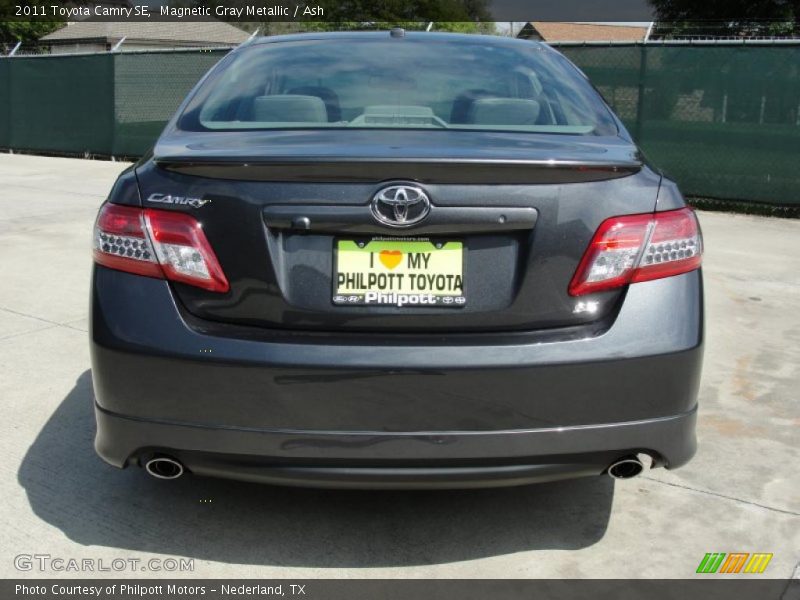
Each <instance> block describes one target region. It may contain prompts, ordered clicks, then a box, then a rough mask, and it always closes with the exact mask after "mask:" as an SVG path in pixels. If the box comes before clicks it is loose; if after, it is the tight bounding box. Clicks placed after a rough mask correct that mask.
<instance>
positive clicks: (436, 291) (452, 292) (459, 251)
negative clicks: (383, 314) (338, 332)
mask: <svg viewBox="0 0 800 600" xmlns="http://www.w3.org/2000/svg"><path fill="white" fill-rule="evenodd" d="M342 244H346V245H349V246H350V247H349V248H342ZM353 245H355V246H356V247H353ZM370 246H371V248H370ZM345 252H346V253H348V254H351V256H350V257H348V260H349V261H351V264H350V265H348V266H351V267H352V260H356V261H357V262H359V261H362V260H366V259H362V258H361V257H360V256H359V258H357V259H353V258H352V256H353V255H364V256H367V255H369V254H372V255H373V256H372V259H371V260H372V264H371V265H370V266H369V267H368V270H367V271H366V272H365V271H364V270H361V269H360V270H359V271H356V272H352V271H345V275H347V274H348V273H349V274H350V275H352V276H355V277H356V279H351V280H349V282H348V283H352V284H353V285H356V289H350V290H349V291H346V290H342V289H341V284H342V281H341V279H340V274H341V273H342V271H340V267H341V264H342V262H341V261H342V259H343V258H344V253H345ZM384 252H385V253H388V254H389V255H397V253H398V252H399V254H400V257H399V262H397V263H396V264H394V266H391V265H392V263H393V262H394V258H393V257H392V256H383V255H382V254H381V253H384ZM445 252H447V255H445V254H444V253H445ZM436 253H441V254H438V258H437V259H436V263H441V262H445V263H447V266H446V268H445V269H444V271H445V272H442V270H441V269H440V268H439V267H441V266H442V265H441V264H439V265H438V266H437V268H436V269H428V267H429V266H430V261H431V258H432V257H433V254H436ZM412 254H414V255H417V256H416V258H414V257H412V256H411V255H412ZM424 254H428V258H427V259H425V258H423V257H420V256H419V255H424ZM376 255H377V256H378V259H379V261H380V262H377V261H375V257H376ZM466 255H467V246H466V243H465V242H464V240H463V239H461V238H455V237H429V236H417V237H405V236H403V237H391V236H380V235H374V236H337V237H335V238H334V239H333V261H332V275H331V280H332V282H331V283H332V286H331V287H332V294H331V302H332V304H334V305H335V306H360V307H396V308H402V309H408V308H434V307H436V308H445V309H447V308H455V309H457V308H463V307H464V306H466V303H467V296H466V289H465V281H464V280H465V266H466ZM351 259H352V260H351ZM384 260H387V262H384ZM423 263H424V267H425V268H419V267H422V266H423ZM454 263H455V264H454ZM426 271H432V272H426ZM359 272H360V273H361V277H362V279H360V280H358V279H357V276H358V273H359ZM370 273H375V274H376V276H379V275H380V274H382V273H383V274H385V275H386V276H387V279H388V278H389V277H390V276H392V275H394V277H393V278H392V284H391V285H389V286H388V287H386V286H384V287H383V288H382V289H378V286H377V283H375V285H374V286H373V285H372V282H374V279H373V280H370V278H369V274H370ZM401 275H402V276H403V277H402V278H400V279H398V276H401ZM420 275H424V276H425V277H424V280H422V281H421V280H420V279H419V276H420ZM431 275H432V276H433V280H432V279H431ZM440 276H441V277H440ZM448 276H449V277H448ZM412 280H413V281H412ZM442 284H443V285H444V289H440V285H442ZM459 285H460V287H459ZM419 286H423V288H424V289H419ZM431 286H433V289H429V288H430V287H431ZM346 287H351V286H346ZM412 288H413V289H412ZM369 294H372V295H369ZM375 295H377V297H376V296H375Z"/></svg>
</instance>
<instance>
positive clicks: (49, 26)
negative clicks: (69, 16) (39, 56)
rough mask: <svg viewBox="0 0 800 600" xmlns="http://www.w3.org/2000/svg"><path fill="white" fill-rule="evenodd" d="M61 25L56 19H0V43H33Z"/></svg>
mask: <svg viewBox="0 0 800 600" xmlns="http://www.w3.org/2000/svg"><path fill="white" fill-rule="evenodd" d="M62 25H63V23H58V22H57V21H0V44H7V45H11V44H16V43H17V42H22V43H23V44H31V43H35V42H36V41H37V40H38V39H39V38H40V37H42V36H43V35H47V34H48V33H51V32H53V31H55V30H56V29H58V28H59V27H61V26H62Z"/></svg>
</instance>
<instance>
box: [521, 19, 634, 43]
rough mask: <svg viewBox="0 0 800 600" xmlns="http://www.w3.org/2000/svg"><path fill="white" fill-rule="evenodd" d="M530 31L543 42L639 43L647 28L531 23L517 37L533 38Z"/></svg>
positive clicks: (592, 24)
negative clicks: (536, 34)
mask: <svg viewBox="0 0 800 600" xmlns="http://www.w3.org/2000/svg"><path fill="white" fill-rule="evenodd" d="M532 30H535V32H536V33H538V34H539V36H541V38H542V40H544V41H545V42H592V41H597V42H640V41H642V40H643V39H644V36H645V35H647V27H641V26H638V25H598V24H595V23H558V22H547V21H531V22H530V23H528V24H527V25H525V27H523V28H522V30H521V31H520V33H519V37H533V36H532V34H533V33H534V32H533V31H532Z"/></svg>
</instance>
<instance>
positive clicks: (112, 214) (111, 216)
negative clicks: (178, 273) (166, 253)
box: [93, 204, 164, 279]
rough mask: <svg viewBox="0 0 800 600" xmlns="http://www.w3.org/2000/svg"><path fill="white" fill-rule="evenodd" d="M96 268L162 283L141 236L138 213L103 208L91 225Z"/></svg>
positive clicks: (153, 255) (108, 206) (152, 254)
mask: <svg viewBox="0 0 800 600" xmlns="http://www.w3.org/2000/svg"><path fill="white" fill-rule="evenodd" d="M93 254H94V260H95V262H96V263H97V264H100V265H103V266H106V267H110V268H112V269H117V270H119V271H128V272H129V273H136V274H137V275H147V276H148V277H158V278H161V279H163V278H164V273H163V272H162V271H161V267H160V266H159V265H158V260H157V259H156V253H155V251H154V250H153V246H152V244H151V243H150V240H149V239H148V238H147V235H146V234H145V225H144V215H143V213H142V211H141V209H138V208H132V207H130V206H117V205H116V204H104V205H103V208H101V209H100V214H99V215H98V216H97V221H96V222H95V224H94V252H93Z"/></svg>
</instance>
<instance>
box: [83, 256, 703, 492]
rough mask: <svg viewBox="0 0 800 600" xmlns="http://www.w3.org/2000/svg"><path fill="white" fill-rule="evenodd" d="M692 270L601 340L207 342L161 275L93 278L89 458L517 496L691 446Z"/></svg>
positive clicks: (695, 368)
mask: <svg viewBox="0 0 800 600" xmlns="http://www.w3.org/2000/svg"><path fill="white" fill-rule="evenodd" d="M702 338H703V314H702V280H701V275H700V273H699V272H693V273H687V274H684V275H680V276H677V277H672V278H668V279H662V280H657V281H652V282H647V283H641V284H635V285H632V286H630V288H629V290H628V292H627V295H626V298H625V301H624V303H623V305H622V307H621V309H620V312H619V314H618V315H617V316H616V318H615V320H614V322H613V323H612V324H609V327H608V328H607V329H606V330H605V331H604V332H602V333H601V334H599V335H593V336H589V337H584V338H579V337H576V336H575V335H574V334H573V335H566V334H564V335H561V337H559V334H558V333H557V332H556V333H552V332H550V333H547V334H523V333H514V334H497V335H480V336H478V335H475V336H447V337H444V336H435V338H434V337H433V336H429V337H421V336H388V335H387V336H380V338H378V339H375V338H370V337H369V336H364V335H344V334H314V335H310V334H293V333H287V332H258V333H257V334H254V335H249V334H248V333H247V332H242V333H241V335H240V334H239V333H237V336H236V337H226V336H222V335H219V334H217V328H215V326H214V325H213V324H211V323H202V322H201V323H199V322H196V321H194V320H193V319H192V318H191V317H188V316H187V315H185V314H184V313H183V312H182V310H181V309H180V308H179V306H177V305H176V303H175V300H174V298H173V295H172V293H171V291H170V289H169V284H167V283H166V282H164V281H159V280H155V279H148V278H144V277H137V276H134V275H129V274H126V273H121V272H116V271H111V270H108V269H105V268H102V267H97V268H96V269H95V276H94V284H93V293H92V320H91V341H92V343H91V350H92V365H93V381H94V386H95V396H96V403H97V406H96V408H97V410H96V413H97V422H98V433H97V437H96V448H97V451H98V453H99V454H100V455H101V456H102V457H103V458H104V459H105V460H106V461H107V462H109V463H111V464H113V465H115V466H118V467H123V466H125V465H127V464H130V463H132V462H137V461H139V460H140V458H141V457H142V456H146V455H148V454H152V453H155V452H164V453H168V454H171V455H174V456H176V457H177V458H179V459H180V460H181V461H183V462H184V464H185V465H186V466H187V467H188V469H189V470H190V471H193V472H195V473H198V474H207V475H214V476H227V477H235V478H238V479H251V480H258V481H266V482H272V483H286V484H293V485H299V484H303V483H305V484H309V485H318V486H328V485H335V486H345V487H359V486H365V485H369V486H370V487H377V486H384V487H407V486H415V487H416V486H444V487H470V486H476V485H509V484H514V483H528V482H534V481H544V480H552V479H558V478H563V477H573V476H579V475H589V474H599V473H601V472H603V471H604V470H605V468H606V467H607V466H608V465H609V464H610V463H611V462H612V461H613V460H615V459H616V458H618V457H620V456H622V455H625V454H629V453H631V452H637V451H644V452H648V453H650V454H652V455H654V456H655V457H656V458H657V462H658V464H662V465H665V466H667V467H670V468H674V467H678V466H680V465H682V464H684V463H685V462H686V461H688V460H689V459H690V458H691V456H692V455H693V454H694V451H695V435H694V426H695V413H696V395H697V387H698V382H699V375H700V367H701V362H702Z"/></svg>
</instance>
